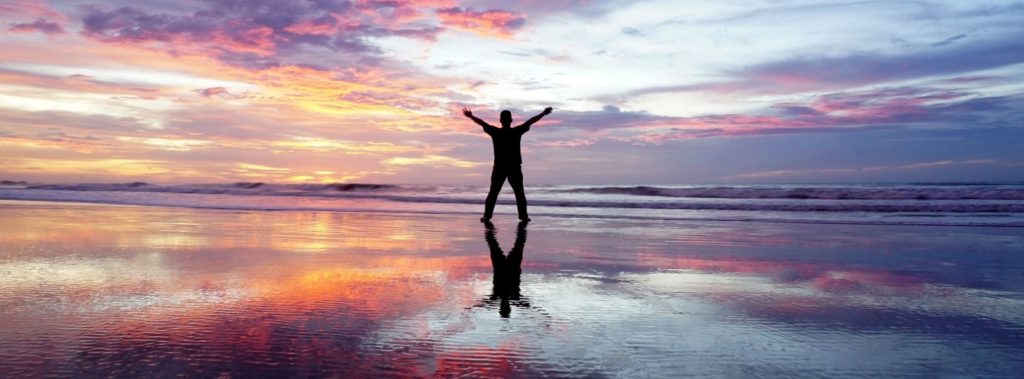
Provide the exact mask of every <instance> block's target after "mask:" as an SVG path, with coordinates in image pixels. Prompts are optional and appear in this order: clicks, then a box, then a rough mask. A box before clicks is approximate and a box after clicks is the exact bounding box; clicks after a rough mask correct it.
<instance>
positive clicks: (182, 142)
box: [117, 137, 211, 151]
mask: <svg viewBox="0 0 1024 379" xmlns="http://www.w3.org/2000/svg"><path fill="white" fill-rule="evenodd" d="M117 140H118V141H124V142H131V143H138V144H143V145H147V146H153V147H156V148H158V149H161V150H168V151H190V150H192V149H193V148H197V147H203V146H206V145H209V144H210V143H211V142H210V141H205V140H195V139H170V138H139V137H117Z"/></svg>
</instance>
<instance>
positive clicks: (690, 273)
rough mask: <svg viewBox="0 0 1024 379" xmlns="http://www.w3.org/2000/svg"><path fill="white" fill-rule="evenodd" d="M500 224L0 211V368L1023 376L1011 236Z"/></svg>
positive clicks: (1014, 232)
mask: <svg viewBox="0 0 1024 379" xmlns="http://www.w3.org/2000/svg"><path fill="white" fill-rule="evenodd" d="M505 218H506V219H507V220H499V221H500V222H498V224H497V225H496V227H495V229H496V230H495V232H494V237H493V240H489V238H488V237H487V234H486V229H485V228H484V227H483V226H482V225H481V224H480V223H479V222H476V221H475V219H474V217H470V216H462V215H448V216H441V215H383V214H358V213H331V212H296V211H281V212H265V211H218V210H198V209H183V208H158V207H131V206H110V205H80V204H66V203H29V202H13V201H7V202H0V357H2V359H0V373H3V376H4V377H40V376H120V377H171V376H178V375H187V376H196V377H213V376H225V377H229V376H230V377H251V376H352V375H355V376H381V375H385V376H388V375H391V376H407V375H413V376H433V375H441V376H460V375H473V376H479V375H486V376H539V375H546V376H571V377H579V376H599V377H603V376H612V377H647V376H651V377H666V376H676V375H711V376H733V377H735V376H743V377H748V376H754V377H756V376H768V377H771V376H775V377H793V376H847V375H849V376H855V375H856V376H863V375H880V376H886V377H888V376H935V375H974V376H1001V377H1006V376H1018V375H1020V373H1021V372H1024V280H1022V279H1024V254H1022V252H1024V233H1022V230H1024V229H1022V228H1006V227H1003V228H986V227H948V226H947V227H924V226H884V225H813V224H771V223H754V222H747V223H732V222H700V223H697V222H685V221H643V220H621V219H616V220H606V219H600V218H592V219H574V218H555V219H548V218H539V219H537V220H536V221H534V222H533V223H531V224H530V225H529V226H527V227H526V229H525V231H524V232H522V233H517V228H516V225H515V224H514V223H512V220H511V217H505ZM517 239H518V242H519V244H520V245H521V246H522V261H521V265H519V266H518V267H516V265H515V263H516V259H515V253H514V252H513V253H512V256H511V259H509V258H506V257H504V256H495V255H492V248H498V249H501V251H503V252H506V253H508V252H509V251H510V250H516V249H515V246H516V245H517ZM495 245H497V246H495ZM495 267H497V268H498V270H497V275H495V271H496V269H495ZM517 268H518V270H517ZM519 271H521V272H519ZM517 273H518V275H516V274H517ZM496 277H497V283H495V278H496Z"/></svg>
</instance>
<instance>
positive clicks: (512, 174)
mask: <svg viewBox="0 0 1024 379" xmlns="http://www.w3.org/2000/svg"><path fill="white" fill-rule="evenodd" d="M508 184H509V185H510V186H512V191H513V192H515V193H516V208H519V219H520V220H523V221H530V216H529V215H528V214H527V213H526V192H525V191H523V166H520V165H516V166H514V167H511V168H509V170H508Z"/></svg>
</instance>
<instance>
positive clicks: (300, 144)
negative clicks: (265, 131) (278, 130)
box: [273, 137, 415, 154]
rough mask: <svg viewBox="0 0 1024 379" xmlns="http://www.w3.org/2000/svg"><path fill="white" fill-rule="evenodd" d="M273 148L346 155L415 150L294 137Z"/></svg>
mask: <svg viewBox="0 0 1024 379" xmlns="http://www.w3.org/2000/svg"><path fill="white" fill-rule="evenodd" d="M273 146H277V147H284V148H290V149H296V150H312V151H323V152H327V151H339V152H343V153H346V154H385V153H402V152H408V151H412V150H415V149H414V148H413V147H411V146H401V145H395V144H392V143H389V142H366V143H355V142H352V141H342V140H330V139H324V138H315V137H295V138H293V139H292V140H290V141H274V142H273Z"/></svg>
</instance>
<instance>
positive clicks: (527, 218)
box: [519, 217, 531, 222]
mask: <svg viewBox="0 0 1024 379" xmlns="http://www.w3.org/2000/svg"><path fill="white" fill-rule="evenodd" d="M530 221H531V220H530V218H529V217H520V218H519V222H530Z"/></svg>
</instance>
